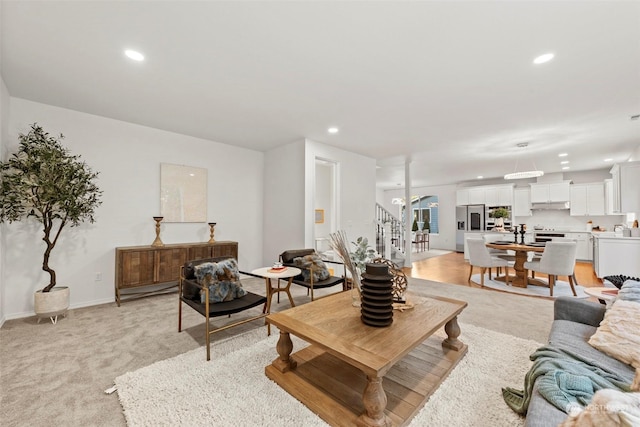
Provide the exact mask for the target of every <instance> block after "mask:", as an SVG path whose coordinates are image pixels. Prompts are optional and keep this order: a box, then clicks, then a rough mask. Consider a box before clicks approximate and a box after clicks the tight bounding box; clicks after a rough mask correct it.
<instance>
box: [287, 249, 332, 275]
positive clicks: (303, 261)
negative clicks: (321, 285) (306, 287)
mask: <svg viewBox="0 0 640 427" xmlns="http://www.w3.org/2000/svg"><path fill="white" fill-rule="evenodd" d="M293 263H294V265H295V266H296V267H299V268H301V269H302V277H303V279H304V280H306V281H307V282H309V281H311V271H313V281H314V282H321V281H323V280H327V279H328V278H329V276H330V274H329V269H328V268H327V265H326V264H325V263H324V262H323V261H322V259H321V258H320V257H319V256H318V255H317V254H315V253H314V254H311V255H305V256H302V257H297V258H294V259H293Z"/></svg>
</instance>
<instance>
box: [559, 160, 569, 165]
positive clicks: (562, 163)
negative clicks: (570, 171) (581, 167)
mask: <svg viewBox="0 0 640 427" xmlns="http://www.w3.org/2000/svg"><path fill="white" fill-rule="evenodd" d="M567 163H569V160H563V161H561V162H560V164H561V165H566V164H567Z"/></svg>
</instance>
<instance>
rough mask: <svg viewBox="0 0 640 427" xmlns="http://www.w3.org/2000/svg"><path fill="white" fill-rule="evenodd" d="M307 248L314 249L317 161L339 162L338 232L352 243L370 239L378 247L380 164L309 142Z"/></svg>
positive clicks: (334, 148) (306, 171)
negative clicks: (376, 239)
mask: <svg viewBox="0 0 640 427" xmlns="http://www.w3.org/2000/svg"><path fill="white" fill-rule="evenodd" d="M305 147H306V149H305V158H306V162H305V163H306V168H305V174H306V178H305V181H306V189H307V190H306V193H305V222H306V224H307V226H306V227H305V231H306V232H305V247H313V245H314V243H315V236H314V233H313V230H314V228H313V224H314V219H315V218H314V197H315V196H314V188H315V172H314V171H315V167H314V165H315V159H316V158H321V159H326V160H329V161H332V162H335V163H337V169H338V173H337V175H338V185H337V189H338V195H337V200H338V206H337V210H338V212H337V218H336V220H337V224H336V226H337V229H338V230H344V231H345V232H346V234H347V237H348V238H349V239H350V240H351V241H355V240H356V239H357V238H358V237H360V236H362V237H366V238H367V239H368V240H369V242H370V246H372V247H374V246H375V213H376V212H375V207H376V186H375V182H376V161H375V159H373V158H371V157H366V156H362V155H360V154H356V153H352V152H350V151H345V150H341V149H339V148H336V147H332V146H330V145H326V144H321V143H318V142H314V141H311V140H306V141H305Z"/></svg>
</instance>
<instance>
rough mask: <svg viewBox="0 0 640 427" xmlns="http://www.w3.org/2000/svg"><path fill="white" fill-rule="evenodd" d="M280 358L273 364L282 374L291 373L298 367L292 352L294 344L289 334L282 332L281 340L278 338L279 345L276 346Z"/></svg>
mask: <svg viewBox="0 0 640 427" xmlns="http://www.w3.org/2000/svg"><path fill="white" fill-rule="evenodd" d="M276 350H278V355H279V357H278V358H277V359H275V360H274V361H273V362H271V364H272V365H273V366H274V367H275V368H276V369H277V370H279V371H280V372H282V373H285V372H289V371H291V370H293V369H295V368H296V366H298V363H297V362H296V361H295V360H293V359H292V358H291V357H290V356H291V352H292V351H293V343H292V342H291V337H290V336H289V332H285V331H280V338H278V344H277V345H276Z"/></svg>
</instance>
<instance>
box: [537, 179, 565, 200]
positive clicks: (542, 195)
mask: <svg viewBox="0 0 640 427" xmlns="http://www.w3.org/2000/svg"><path fill="white" fill-rule="evenodd" d="M529 185H530V186H531V203H556V202H568V201H569V200H570V199H571V192H570V190H569V188H570V185H569V181H563V182H553V183H550V184H529Z"/></svg>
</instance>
